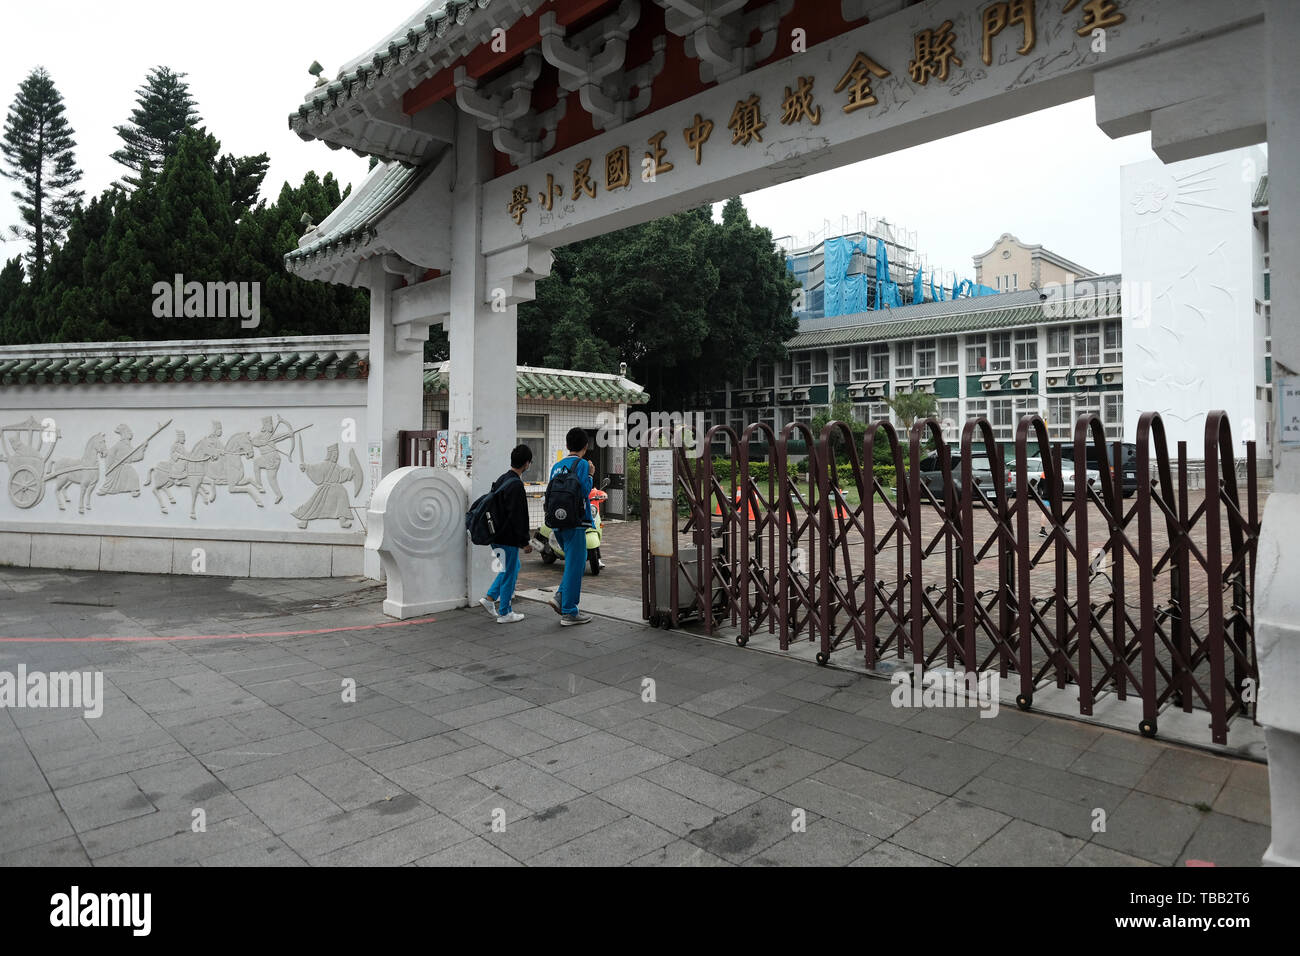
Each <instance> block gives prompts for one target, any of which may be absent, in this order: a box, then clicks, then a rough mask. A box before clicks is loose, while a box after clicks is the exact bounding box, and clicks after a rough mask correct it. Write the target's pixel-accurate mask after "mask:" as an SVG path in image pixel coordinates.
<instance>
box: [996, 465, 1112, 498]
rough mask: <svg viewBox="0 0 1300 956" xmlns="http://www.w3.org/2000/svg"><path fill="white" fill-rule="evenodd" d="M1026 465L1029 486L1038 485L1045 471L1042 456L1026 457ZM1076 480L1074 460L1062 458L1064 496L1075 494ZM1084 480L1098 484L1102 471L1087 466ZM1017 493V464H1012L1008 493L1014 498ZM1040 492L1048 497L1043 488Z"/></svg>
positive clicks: (1008, 477) (1008, 472)
mask: <svg viewBox="0 0 1300 956" xmlns="http://www.w3.org/2000/svg"><path fill="white" fill-rule="evenodd" d="M1025 466H1026V467H1027V468H1028V470H1029V486H1030V487H1031V488H1032V487H1035V486H1036V485H1038V484H1039V483H1040V482H1042V481H1043V480H1044V478H1045V472H1044V470H1043V460H1042V459H1041V458H1027V459H1025ZM1074 480H1075V468H1074V462H1073V461H1072V460H1070V459H1066V458H1062V459H1061V494H1062V496H1064V497H1066V498H1069V497H1072V496H1073V495H1074ZM1084 480H1085V481H1087V483H1088V484H1090V485H1092V484H1096V483H1097V482H1098V481H1100V480H1101V472H1099V471H1097V470H1095V469H1093V468H1085V469H1084ZM1015 494H1016V469H1015V466H1014V465H1012V466H1011V467H1010V468H1008V469H1007V495H1008V496H1010V497H1013V498H1014V497H1015ZM1039 494H1042V495H1044V497H1046V494H1045V493H1044V492H1043V491H1041V490H1040V491H1039Z"/></svg>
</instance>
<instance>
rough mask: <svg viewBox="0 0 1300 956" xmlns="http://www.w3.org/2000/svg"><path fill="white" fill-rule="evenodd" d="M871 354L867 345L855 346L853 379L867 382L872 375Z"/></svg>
mask: <svg viewBox="0 0 1300 956" xmlns="http://www.w3.org/2000/svg"><path fill="white" fill-rule="evenodd" d="M870 354H871V351H870V349H868V348H867V347H866V346H865V345H858V346H855V347H854V349H853V379H852V380H853V381H855V382H865V381H866V380H867V379H868V378H870V377H871V369H870V366H869V362H870V359H869V356H870Z"/></svg>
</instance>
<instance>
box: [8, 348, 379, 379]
mask: <svg viewBox="0 0 1300 956" xmlns="http://www.w3.org/2000/svg"><path fill="white" fill-rule="evenodd" d="M368 354H369V353H368V352H364V351H350V352H346V353H342V354H341V353H339V352H335V351H325V352H315V351H308V352H281V353H277V352H208V353H202V352H201V353H198V354H193V353H186V354H177V353H149V354H139V353H134V354H128V355H113V354H109V355H87V356H48V355H47V356H23V355H14V356H10V357H0V387H3V386H16V385H36V386H57V385H62V386H67V385H78V384H83V383H84V384H96V383H105V384H107V383H121V384H130V383H135V382H159V383H164V382H170V383H178V382H186V381H190V382H202V381H213V382H237V381H258V380H264V379H289V380H294V379H297V380H303V381H307V380H313V379H320V378H325V379H331V380H332V379H342V380H348V379H356V378H360V377H364V376H365V375H366V374H367V373H368V366H367V361H366V359H367V356H368Z"/></svg>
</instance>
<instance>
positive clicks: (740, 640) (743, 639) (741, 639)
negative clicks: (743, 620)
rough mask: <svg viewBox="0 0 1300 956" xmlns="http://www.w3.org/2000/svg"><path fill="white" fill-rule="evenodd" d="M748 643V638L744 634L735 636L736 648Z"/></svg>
mask: <svg viewBox="0 0 1300 956" xmlns="http://www.w3.org/2000/svg"><path fill="white" fill-rule="evenodd" d="M748 643H749V638H747V637H746V636H745V635H744V634H737V635H736V646H737V647H744V646H745V645H746V644H748Z"/></svg>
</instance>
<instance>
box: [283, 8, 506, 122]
mask: <svg viewBox="0 0 1300 956" xmlns="http://www.w3.org/2000/svg"><path fill="white" fill-rule="evenodd" d="M491 2H492V0H442V2H441V3H437V2H435V3H430V4H428V5H426V6H425V7H424V8H422V9H421V10H419V11H417V13H416V15H415V16H414V17H412V18H411V19H410V20H407V21H406V22H405V23H404V24H402V25H401V26H400V27H399V28H398V29H397V31H396V32H394V33H393V34H392V35H391V36H390V37H389V39H388V40H387V41H385V42H382V43H380V44H378V45H377V46H376V47H374V48H372V49H371V50H370V51H369V52H367V53H365V54H363V55H362V56H360V57H358V58H357V59H356V60H353V61H352V62H351V63H350V64H348V65H347V66H345V67H344V68H343V70H342V71H341V73H340V75H339V76H338V77H337V78H336V79H334V80H332V81H330V82H328V83H325V84H323V85H321V86H318V87H317V88H316V89H314V90H312V91H311V92H310V93H308V94H307V97H306V99H305V101H304V102H303V104H302V105H301V106H299V107H298V109H297V110H296V111H295V112H294V113H291V114H290V115H289V128H290V129H292V130H293V131H294V132H296V133H297V134H298V135H299V136H301V137H302V138H303V139H309V138H311V135H312V134H311V131H310V127H311V126H313V125H315V124H316V123H318V122H319V121H320V119H321V118H322V117H324V116H327V115H329V114H330V113H332V112H333V111H334V110H336V109H339V108H340V107H342V106H343V105H344V104H345V103H347V102H348V101H349V100H352V99H355V98H357V97H358V96H359V95H361V94H363V93H364V92H365V91H366V90H368V89H371V88H373V87H374V85H375V84H376V82H378V81H380V80H381V79H383V78H385V77H389V76H391V75H392V74H393V73H395V72H396V71H397V70H398V69H399V68H400V67H402V66H404V65H406V64H407V63H408V62H410V60H411V59H412V58H413V57H416V56H418V55H419V54H422V53H425V52H426V51H427V50H428V49H429V47H430V45H431V44H435V43H437V42H439V41H441V42H442V43H443V44H444V45H445V44H446V43H448V42H449V35H450V36H454V32H453V31H456V30H457V29H458V28H460V27H463V26H464V25H465V22H466V21H467V20H468V19H469V18H470V16H471V14H473V13H474V12H475V11H478V10H486V9H487V7H488V5H489V4H490V3H491ZM506 6H510V5H506ZM503 13H505V14H513V15H514V16H517V15H518V10H517V9H510V10H505V11H503Z"/></svg>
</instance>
